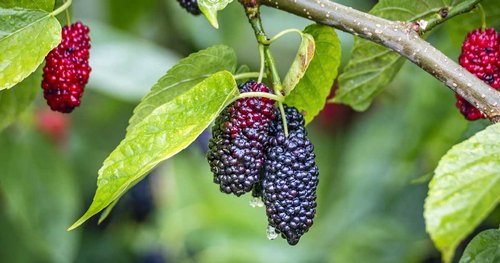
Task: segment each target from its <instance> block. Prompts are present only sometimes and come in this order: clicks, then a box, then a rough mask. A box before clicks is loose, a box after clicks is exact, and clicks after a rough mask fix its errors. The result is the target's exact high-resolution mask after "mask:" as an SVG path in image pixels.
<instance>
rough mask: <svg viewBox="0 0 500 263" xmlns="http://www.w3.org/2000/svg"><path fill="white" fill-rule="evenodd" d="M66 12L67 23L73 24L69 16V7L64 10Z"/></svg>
mask: <svg viewBox="0 0 500 263" xmlns="http://www.w3.org/2000/svg"><path fill="white" fill-rule="evenodd" d="M64 12H65V13H66V25H68V27H69V26H71V18H70V16H69V10H68V8H66V10H64Z"/></svg>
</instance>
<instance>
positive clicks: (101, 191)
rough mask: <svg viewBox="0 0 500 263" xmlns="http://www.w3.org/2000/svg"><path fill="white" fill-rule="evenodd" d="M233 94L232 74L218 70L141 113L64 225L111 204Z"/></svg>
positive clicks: (200, 127)
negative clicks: (88, 197) (79, 211)
mask: <svg viewBox="0 0 500 263" xmlns="http://www.w3.org/2000/svg"><path fill="white" fill-rule="evenodd" d="M152 92H154V91H152ZM238 94H239V91H238V88H237V86H236V82H235V80H234V78H233V75H232V74H231V73H230V72H228V71H221V72H218V73H215V74H214V75H212V76H210V77H208V78H207V79H205V80H203V81H202V82H200V83H198V84H196V85H195V86H194V87H192V88H191V89H189V90H188V91H186V92H184V93H181V94H178V95H177V96H176V97H175V98H171V99H169V100H168V101H166V102H165V103H164V104H163V105H161V106H159V107H156V108H155V109H154V110H153V111H151V112H150V113H149V114H148V115H145V116H143V118H142V120H141V121H140V122H138V123H137V124H136V125H135V126H134V127H133V128H132V129H130V130H128V132H127V135H126V136H125V139H123V141H122V142H121V143H120V145H118V147H117V148H116V149H115V150H114V151H113V152H112V153H111V154H110V155H109V156H108V158H107V159H106V160H105V161H104V164H103V166H102V167H101V169H100V170H99V178H98V179H97V191H96V193H95V196H94V200H93V202H92V204H91V205H90V208H89V209H88V210H87V212H86V213H85V214H84V215H83V216H82V217H81V218H80V219H78V221H76V222H75V223H74V224H73V225H72V226H71V227H70V228H69V230H71V229H74V228H76V227H78V226H79V225H80V224H82V223H83V222H85V221H86V220H87V219H89V218H90V217H91V216H93V215H95V214H96V213H98V212H99V211H101V210H103V209H104V208H106V207H107V206H108V205H110V204H111V203H112V202H113V201H115V200H116V199H117V198H119V197H120V196H121V195H122V194H123V193H124V192H125V191H126V190H127V189H129V188H130V187H131V186H132V185H133V184H135V183H137V182H138V181H139V180H141V178H143V177H144V176H145V175H146V174H147V172H148V171H150V170H151V169H153V168H154V167H155V166H156V165H157V164H158V163H159V162H161V161H163V160H165V159H168V158H170V157H171V156H173V155H175V154H176V153H178V152H180V151H181V150H182V149H184V148H186V147H187V146H188V145H189V144H190V143H191V142H193V141H194V140H195V139H196V137H198V135H200V134H201V133H202V132H203V130H204V129H205V128H207V127H208V125H209V124H210V122H212V121H213V120H214V119H215V117H216V116H217V115H218V114H219V112H220V111H221V110H222V109H223V108H224V106H226V104H227V103H228V102H230V101H231V100H232V99H234V98H235V97H236V96H237V95H238ZM141 103H148V101H143V102H141Z"/></svg>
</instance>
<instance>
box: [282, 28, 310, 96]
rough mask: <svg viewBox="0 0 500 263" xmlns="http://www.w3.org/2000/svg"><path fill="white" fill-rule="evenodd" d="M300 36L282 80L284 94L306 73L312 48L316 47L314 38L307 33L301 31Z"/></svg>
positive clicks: (288, 92)
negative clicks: (298, 45) (296, 50)
mask: <svg viewBox="0 0 500 263" xmlns="http://www.w3.org/2000/svg"><path fill="white" fill-rule="evenodd" d="M300 36H301V38H302V41H301V43H300V47H299V50H298V52H297V55H296V56H295V59H294V60H293V63H292V65H291V66H290V69H289V70H288V73H287V74H286V76H285V79H284V80H283V90H284V91H285V95H288V94H290V92H291V91H292V90H293V89H294V88H295V86H296V85H297V83H298V82H299V81H300V79H301V78H302V77H303V76H304V74H305V73H306V70H307V67H309V63H311V60H312V59H313V57H314V50H315V48H316V46H315V43H314V38H313V37H312V36H311V35H309V34H307V33H302V34H300Z"/></svg>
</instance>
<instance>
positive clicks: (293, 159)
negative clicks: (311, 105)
mask: <svg viewBox="0 0 500 263" xmlns="http://www.w3.org/2000/svg"><path fill="white" fill-rule="evenodd" d="M284 107H285V116H286V119H287V124H288V131H289V134H288V137H286V136H285V132H284V129H283V123H282V120H281V114H280V112H279V111H278V110H276V115H277V116H278V117H277V118H276V119H275V120H274V121H273V123H272V126H271V128H270V135H269V145H268V148H267V149H266V164H265V167H264V178H263V181H262V195H263V196H262V197H263V201H264V204H265V206H266V213H267V217H268V222H269V225H270V226H271V227H273V228H275V230H276V232H277V233H281V236H282V237H283V238H285V239H286V240H287V241H288V243H289V244H290V245H295V244H297V243H298V242H299V239H300V237H301V236H302V235H303V234H304V233H305V232H307V231H308V230H309V228H310V227H311V225H312V224H313V218H314V215H315V214H316V187H317V184H318V176H319V170H318V167H317V166H316V162H315V160H314V158H315V154H314V152H313V150H314V147H313V145H312V143H311V142H310V141H309V139H308V138H307V131H306V129H305V127H304V118H303V116H302V114H300V113H299V111H298V110H297V109H296V108H294V107H288V106H286V105H284Z"/></svg>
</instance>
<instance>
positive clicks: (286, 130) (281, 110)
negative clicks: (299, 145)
mask: <svg viewBox="0 0 500 263" xmlns="http://www.w3.org/2000/svg"><path fill="white" fill-rule="evenodd" d="M278 107H279V109H280V112H281V120H282V121H283V129H284V131H285V137H288V124H287V122H286V114H285V108H284V107H283V103H281V102H278Z"/></svg>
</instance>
